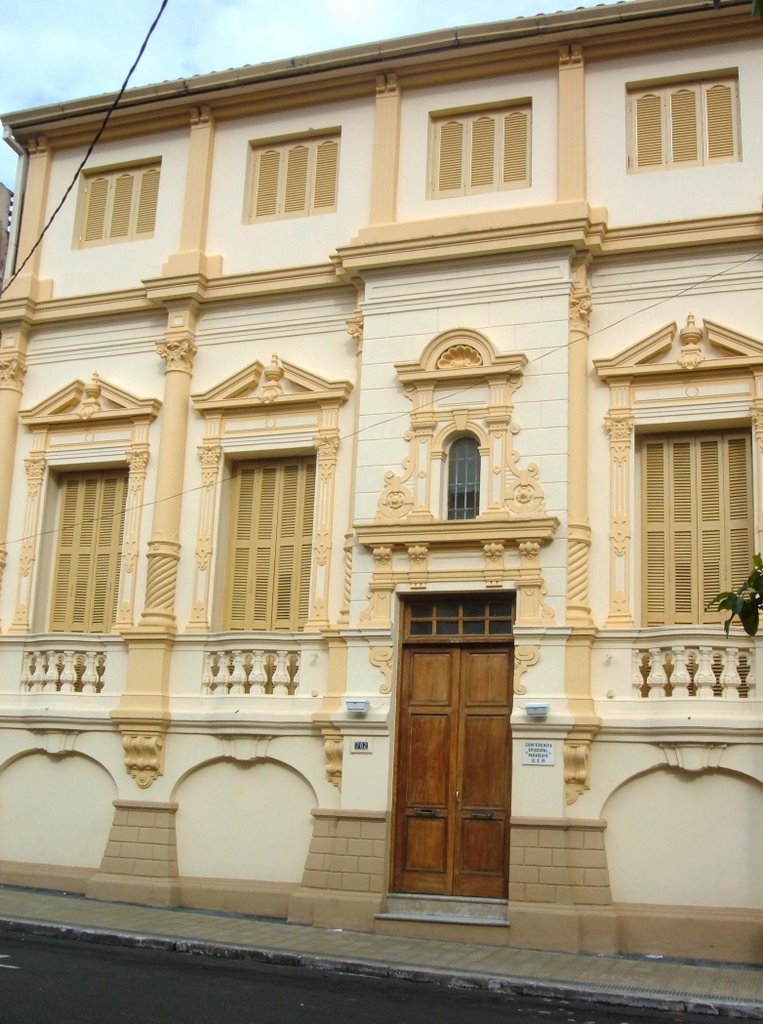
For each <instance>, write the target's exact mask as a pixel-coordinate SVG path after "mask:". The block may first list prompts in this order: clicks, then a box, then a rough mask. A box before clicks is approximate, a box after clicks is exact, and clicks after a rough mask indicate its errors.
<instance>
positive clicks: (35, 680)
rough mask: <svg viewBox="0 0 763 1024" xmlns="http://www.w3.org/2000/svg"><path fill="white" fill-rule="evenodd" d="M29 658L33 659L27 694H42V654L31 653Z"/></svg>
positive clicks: (39, 652)
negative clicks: (32, 670)
mask: <svg viewBox="0 0 763 1024" xmlns="http://www.w3.org/2000/svg"><path fill="white" fill-rule="evenodd" d="M30 657H32V658H34V672H33V674H32V677H31V679H30V682H29V692H30V693H42V687H43V683H44V681H45V671H44V652H43V651H32V653H31V655H30Z"/></svg>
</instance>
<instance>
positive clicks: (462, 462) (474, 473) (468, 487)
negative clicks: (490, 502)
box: [448, 437, 480, 519]
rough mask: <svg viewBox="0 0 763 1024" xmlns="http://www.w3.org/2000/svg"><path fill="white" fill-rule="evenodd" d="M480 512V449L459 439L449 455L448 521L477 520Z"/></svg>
mask: <svg viewBox="0 0 763 1024" xmlns="http://www.w3.org/2000/svg"><path fill="white" fill-rule="evenodd" d="M479 510H480V449H479V445H478V444H477V441H476V439H475V438H473V437H459V438H458V440H457V441H454V442H453V444H452V445H451V447H450V452H449V453H448V519H475V518H476V517H477V515H478V514H479Z"/></svg>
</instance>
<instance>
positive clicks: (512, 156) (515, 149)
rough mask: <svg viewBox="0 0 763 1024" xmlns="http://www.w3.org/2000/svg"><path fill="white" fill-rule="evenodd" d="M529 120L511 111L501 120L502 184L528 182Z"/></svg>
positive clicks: (517, 111) (521, 112)
mask: <svg viewBox="0 0 763 1024" xmlns="http://www.w3.org/2000/svg"><path fill="white" fill-rule="evenodd" d="M529 128H530V118H529V116H528V114H527V112H526V111H524V110H512V111H511V113H509V114H507V115H506V116H505V117H504V119H503V183H504V185H508V184H510V183H512V182H517V183H519V182H529V180H530V174H529V168H530V163H529V154H530V131H529Z"/></svg>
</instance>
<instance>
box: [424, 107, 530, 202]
mask: <svg viewBox="0 0 763 1024" xmlns="http://www.w3.org/2000/svg"><path fill="white" fill-rule="evenodd" d="M530 113H531V111H530V105H529V103H528V104H524V105H518V106H511V107H507V108H504V109H502V110H482V111H474V112H466V111H465V112H463V113H456V114H448V115H443V116H436V117H433V119H432V157H433V159H432V180H431V195H432V197H433V198H435V199H440V198H444V197H446V196H463V195H469V194H471V193H475V192H495V191H497V190H499V189H509V188H527V187H528V186H529V185H530Z"/></svg>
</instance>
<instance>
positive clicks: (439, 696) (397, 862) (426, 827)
mask: <svg viewBox="0 0 763 1024" xmlns="http://www.w3.org/2000/svg"><path fill="white" fill-rule="evenodd" d="M479 603H480V602H479V601H477V602H475V603H473V604H471V603H470V602H468V601H457V602H452V603H451V604H450V605H446V607H449V608H451V609H456V610H457V614H458V617H459V619H460V621H459V622H457V623H456V626H457V628H458V632H457V633H455V635H453V634H451V636H450V637H447V636H446V635H443V633H442V632H437V628H438V623H437V620H436V619H435V621H434V622H433V629H432V630H431V632H430V635H428V636H426V637H424V636H422V635H421V634H418V635H417V634H416V633H415V630H414V633H413V635H411V633H410V627H411V617H410V612H411V609H410V608H409V609H408V615H407V616H406V621H407V625H408V628H409V635H408V636H407V637H406V638H405V640H404V643H403V649H402V659H401V660H402V664H401V675H400V693H399V714H398V731H397V748H396V749H397V758H396V781H395V808H394V822H395V825H394V832H395V846H394V854H393V857H394V863H393V877H392V886H393V891H396V892H407V893H422V894H432V895H450V896H481V897H491V898H498V899H505V898H506V895H507V888H508V863H509V828H510V802H511V727H510V715H511V698H512V690H513V686H512V669H513V646H512V643H511V637H510V635H506V626H507V625H508V627H509V630H510V626H511V621H510V619H507V618H506V617H504V618H503V619H499V618H498V617H493V618H492V619H491V618H490V614H489V613H490V608H491V603H490V602H482V604H483V605H484V606H485V607H486V608H487V610H488V615H487V617H486V618H485V619H484V620H483V621H484V632H483V634H482V635H480V634H479V633H478V632H477V628H478V624H479V622H480V620H479V619H478V618H477V617H476V616H475V617H473V618H472V619H469V618H468V617H466V616H464V614H463V610H464V608H465V609H466V610H467V611H469V610H474V609H476V608H478V607H479ZM444 604H445V602H438V603H437V606H440V607H441V606H443V605H444ZM496 606H497V607H498V608H499V610H501V611H508V613H509V614H511V612H513V606H512V605H511V604H508V603H507V602H503V603H502V604H501V603H499V602H492V607H493V609H495V607H496ZM424 607H425V608H427V607H429V606H428V605H424ZM450 621H451V627H452V626H453V619H451V620H450ZM413 624H414V625H415V619H414V620H413ZM470 625H471V626H473V627H474V626H475V625H476V626H477V628H473V630H472V632H465V631H464V627H467V628H468V627H469V626H470ZM491 627H497V629H498V631H497V632H492V631H491Z"/></svg>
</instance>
